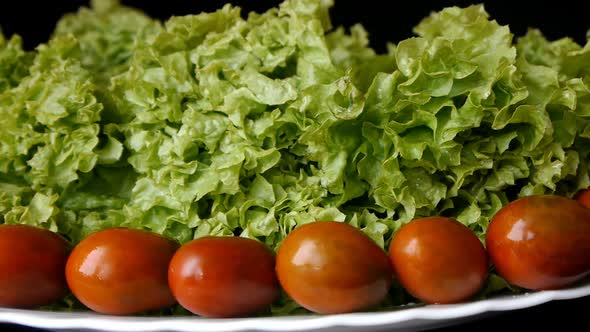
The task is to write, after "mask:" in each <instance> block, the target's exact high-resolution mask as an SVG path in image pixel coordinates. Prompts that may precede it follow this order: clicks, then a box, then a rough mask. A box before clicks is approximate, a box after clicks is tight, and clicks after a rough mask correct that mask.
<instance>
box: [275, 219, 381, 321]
mask: <svg viewBox="0 0 590 332" xmlns="http://www.w3.org/2000/svg"><path fill="white" fill-rule="evenodd" d="M276 270H277V275H278V278H279V281H280V283H281V285H282V286H283V289H284V290H285V292H287V294H288V295H289V296H290V297H291V298H292V299H293V300H295V301H296V302H297V303H299V304H300V305H301V306H303V307H304V308H307V309H308V310H311V311H314V312H317V313H321V314H333V313H345V312H353V311H359V310H364V309H369V308H371V307H373V306H375V305H377V304H379V303H380V302H381V301H382V300H383V299H384V298H385V297H386V296H387V292H388V290H389V287H390V286H391V281H392V272H393V271H392V268H391V262H390V261H389V258H388V257H387V254H386V253H385V251H383V250H382V249H381V248H379V246H377V244H375V243H374V242H373V241H372V240H371V239H370V238H369V237H368V236H366V235H365V234H363V233H362V232H361V231H360V230H359V229H357V228H355V227H353V226H351V225H348V224H346V223H342V222H335V221H318V222H314V223H310V224H306V225H303V226H301V227H299V228H296V229H295V230H293V231H292V232H291V233H289V235H287V237H286V238H285V240H284V241H283V243H282V244H281V246H280V248H279V251H278V254H277V267H276Z"/></svg>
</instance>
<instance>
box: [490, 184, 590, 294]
mask: <svg viewBox="0 0 590 332" xmlns="http://www.w3.org/2000/svg"><path fill="white" fill-rule="evenodd" d="M486 244H487V249H488V252H489V254H490V257H491V259H492V262H493V264H494V266H495V267H496V270H497V272H498V273H499V274H500V275H501V276H502V277H504V278H505V279H506V281H508V282H509V283H511V284H514V285H517V286H520V287H523V288H527V289H532V290H541V289H556V288H562V287H565V286H568V285H570V284H572V283H573V282H576V281H578V280H580V279H582V278H584V277H585V276H587V275H588V274H590V209H587V208H585V207H583V206H582V205H581V204H579V203H578V202H576V201H575V200H572V199H569V198H566V197H560V196H552V195H539V196H529V197H524V198H521V199H518V200H516V201H513V202H511V203H509V204H508V205H506V206H505V207H504V208H502V209H501V210H500V211H498V213H496V215H495V216H494V217H493V219H492V221H491V223H490V225H489V227H488V230H487V235H486Z"/></svg>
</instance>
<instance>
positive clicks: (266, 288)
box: [168, 237, 279, 318]
mask: <svg viewBox="0 0 590 332" xmlns="http://www.w3.org/2000/svg"><path fill="white" fill-rule="evenodd" d="M274 266H275V258H274V254H273V252H272V251H270V249H268V248H267V247H265V246H264V245H263V244H262V243H260V242H258V241H256V240H252V239H247V238H242V237H204V238H200V239H196V240H193V241H191V242H189V243H187V244H185V245H183V246H182V247H181V248H180V249H179V250H178V251H177V252H176V254H175V255H174V257H173V258H172V261H171V262H170V268H169V270H168V280H169V283H170V287H171V289H172V293H173V294H174V296H175V297H176V299H177V300H178V303H180V305H182V306H183V307H184V308H185V309H187V310H189V311H190V312H192V313H194V314H197V315H200V316H204V317H216V318H222V317H242V316H246V315H250V314H255V313H257V312H260V311H262V310H264V309H266V308H268V307H269V306H270V304H271V303H272V302H273V301H274V300H275V299H276V298H277V297H278V295H279V284H278V281H277V278H276V275H275V273H274Z"/></svg>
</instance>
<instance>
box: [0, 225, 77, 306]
mask: <svg viewBox="0 0 590 332" xmlns="http://www.w3.org/2000/svg"><path fill="white" fill-rule="evenodd" d="M68 253H69V244H68V243H67V242H66V240H64V239H63V238H61V237H60V236H59V235H57V234H54V233H52V232H51V231H48V230H45V229H41V228H36V227H32V226H27V225H2V226H0V306H1V307H13V308H32V307H38V306H41V305H46V304H50V303H52V302H54V301H57V300H59V299H61V298H62V297H64V296H65V295H66V294H67V292H68V286H67V284H66V278H65V275H64V267H65V265H66V260H67V259H68Z"/></svg>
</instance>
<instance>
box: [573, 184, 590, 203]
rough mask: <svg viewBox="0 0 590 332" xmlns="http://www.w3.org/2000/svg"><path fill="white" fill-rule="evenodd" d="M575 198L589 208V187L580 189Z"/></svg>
mask: <svg viewBox="0 0 590 332" xmlns="http://www.w3.org/2000/svg"><path fill="white" fill-rule="evenodd" d="M575 199H576V200H577V201H578V202H580V204H582V205H584V206H585V207H587V208H590V189H584V190H580V192H578V193H577V194H576V197H575Z"/></svg>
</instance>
